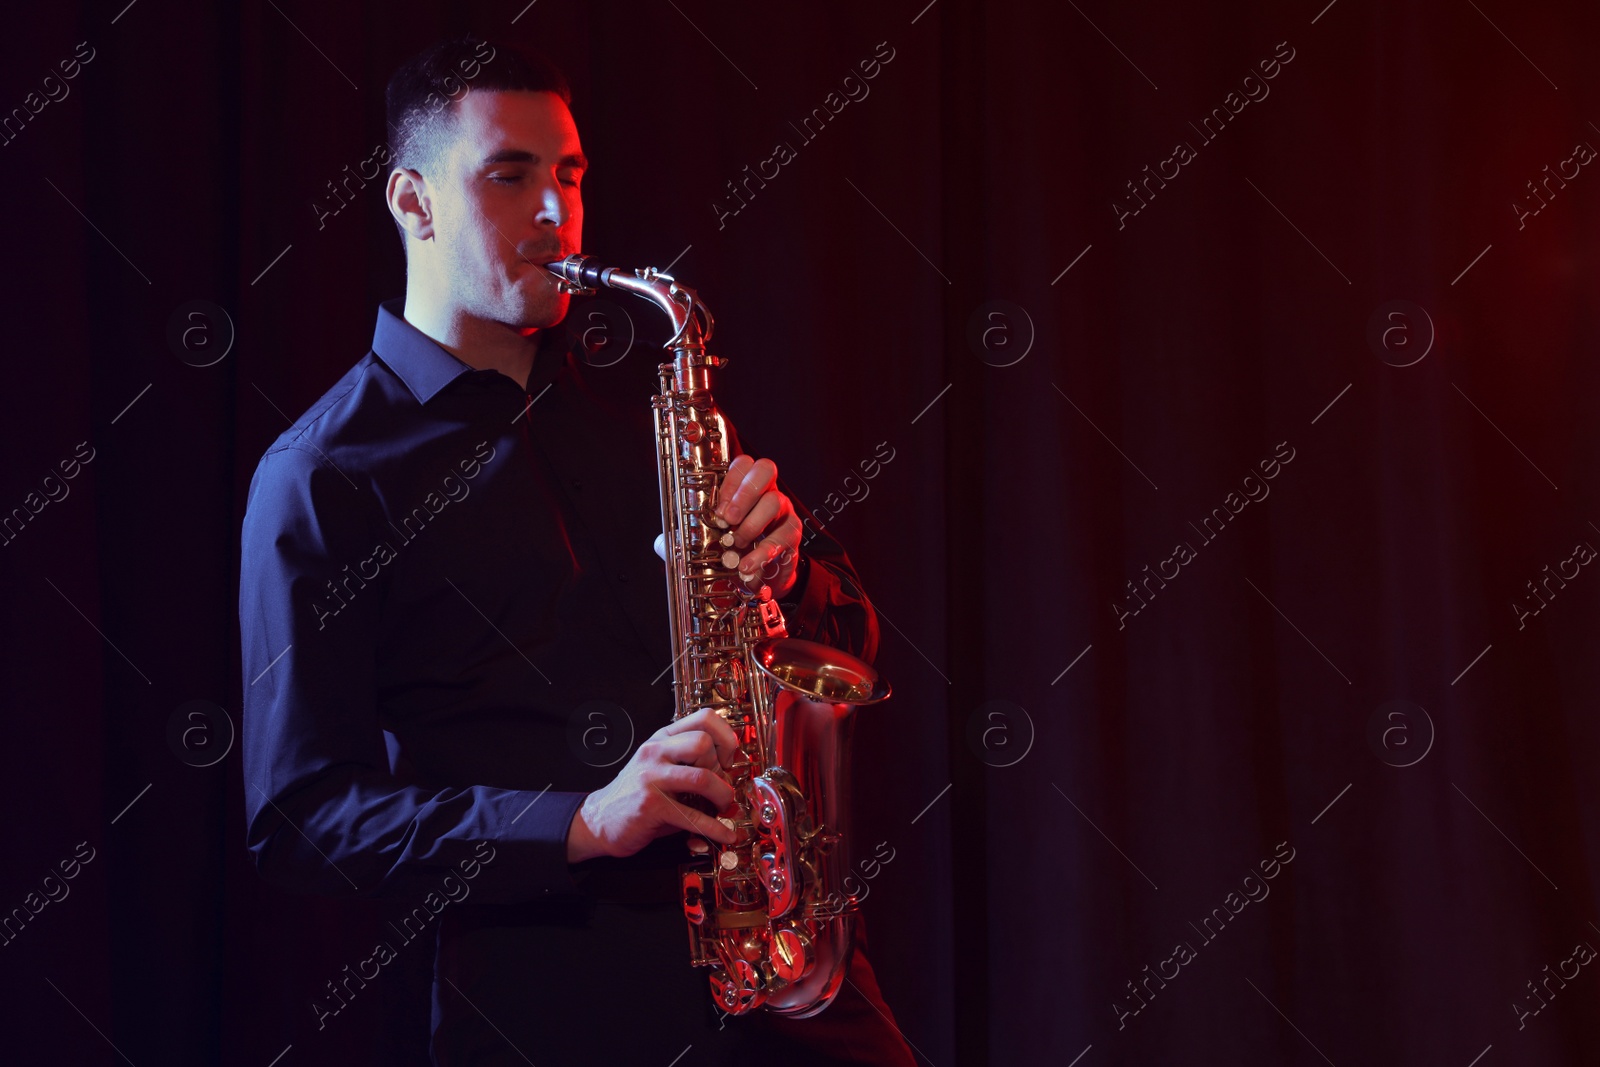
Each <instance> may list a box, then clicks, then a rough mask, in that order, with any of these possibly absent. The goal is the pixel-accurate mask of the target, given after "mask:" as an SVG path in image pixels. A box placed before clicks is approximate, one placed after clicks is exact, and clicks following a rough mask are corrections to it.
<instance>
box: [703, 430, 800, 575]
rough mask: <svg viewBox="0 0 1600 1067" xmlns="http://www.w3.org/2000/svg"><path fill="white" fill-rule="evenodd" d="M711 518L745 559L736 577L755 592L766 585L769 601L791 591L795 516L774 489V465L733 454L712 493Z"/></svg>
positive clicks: (796, 553)
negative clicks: (721, 525) (714, 496)
mask: <svg viewBox="0 0 1600 1067" xmlns="http://www.w3.org/2000/svg"><path fill="white" fill-rule="evenodd" d="M715 514H717V515H718V516H720V517H721V518H722V519H724V520H725V521H726V522H727V523H728V526H729V528H730V529H731V530H732V531H733V547H734V548H735V549H737V550H739V551H741V552H744V555H743V556H742V557H741V558H740V560H739V575H740V577H741V578H743V579H744V582H745V584H746V585H748V586H750V587H751V588H756V587H759V586H760V585H761V583H762V582H765V583H766V584H767V585H768V586H770V587H771V588H772V596H773V599H781V598H783V597H785V596H787V595H788V594H789V593H790V591H791V589H792V587H793V586H794V569H795V564H796V563H798V562H799V558H800V533H801V527H800V516H798V515H796V514H795V510H794V504H793V503H791V502H790V500H789V498H788V497H787V496H785V495H784V494H783V493H782V492H781V491H779V489H778V465H777V464H776V463H774V462H772V460H770V459H753V458H752V457H750V456H747V455H743V454H741V455H737V456H735V457H733V461H732V462H731V463H729V464H728V473H727V475H726V476H725V477H724V478H723V479H722V485H721V486H720V487H719V488H718V490H717V506H716V509H715Z"/></svg>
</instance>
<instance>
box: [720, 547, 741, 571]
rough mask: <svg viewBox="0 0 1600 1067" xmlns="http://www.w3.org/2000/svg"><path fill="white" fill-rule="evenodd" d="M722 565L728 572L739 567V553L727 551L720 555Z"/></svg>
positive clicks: (731, 550)
mask: <svg viewBox="0 0 1600 1067" xmlns="http://www.w3.org/2000/svg"><path fill="white" fill-rule="evenodd" d="M722 565H723V566H724V567H726V568H728V569H729V570H730V571H731V570H733V569H734V568H735V567H737V566H739V553H737V552H735V551H733V549H731V548H730V549H729V550H728V551H726V552H724V553H723V554H722Z"/></svg>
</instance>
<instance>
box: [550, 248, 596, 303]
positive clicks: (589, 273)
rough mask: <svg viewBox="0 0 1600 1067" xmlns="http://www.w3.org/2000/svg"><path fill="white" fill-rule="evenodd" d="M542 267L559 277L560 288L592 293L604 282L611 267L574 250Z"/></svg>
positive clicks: (571, 291)
mask: <svg viewBox="0 0 1600 1067" xmlns="http://www.w3.org/2000/svg"><path fill="white" fill-rule="evenodd" d="M544 269H545V270H547V271H549V272H550V273H551V274H554V275H555V276H556V277H557V278H559V279H561V288H562V289H563V290H564V291H566V292H569V293H582V294H587V293H592V292H594V291H595V290H596V289H598V288H600V287H601V286H603V285H605V284H606V279H607V275H609V274H610V273H611V268H610V267H607V266H605V265H604V264H602V263H601V262H600V261H599V260H597V259H595V258H594V257H593V256H586V255H584V254H583V253H581V252H575V253H573V254H572V255H570V256H567V257H566V258H565V259H558V260H556V261H555V262H554V263H546V264H545V265H544Z"/></svg>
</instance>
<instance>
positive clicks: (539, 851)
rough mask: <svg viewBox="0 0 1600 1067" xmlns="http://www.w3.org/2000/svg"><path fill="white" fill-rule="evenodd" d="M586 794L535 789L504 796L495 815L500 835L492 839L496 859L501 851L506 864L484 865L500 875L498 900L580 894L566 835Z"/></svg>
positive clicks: (541, 898)
mask: <svg viewBox="0 0 1600 1067" xmlns="http://www.w3.org/2000/svg"><path fill="white" fill-rule="evenodd" d="M587 796H588V794H587V793H557V792H553V791H547V792H545V793H543V794H540V793H536V792H533V791H531V790H527V791H522V790H512V791H508V792H507V793H506V794H505V798H504V801H503V803H502V804H501V805H500V806H499V811H498V812H497V813H496V816H497V818H496V823H497V829H498V831H499V832H498V833H497V834H496V835H495V836H494V837H493V838H491V840H490V845H491V846H492V847H493V848H494V849H495V850H496V854H497V855H499V854H501V852H502V850H503V863H502V862H496V860H494V859H489V860H486V861H485V864H484V866H485V870H486V871H487V872H495V871H497V870H498V872H499V873H500V874H501V884H500V885H499V886H498V887H497V888H498V890H499V891H498V892H496V893H495V896H496V897H497V898H499V899H506V900H515V899H519V898H520V899H524V900H549V899H552V898H555V897H562V896H569V895H575V894H577V893H578V892H579V886H578V883H577V882H576V881H575V880H574V879H573V877H572V871H571V869H570V868H569V866H568V864H567V835H568V834H569V833H570V832H571V830H572V819H573V816H575V815H576V814H577V813H578V809H579V808H580V807H582V806H583V801H584V798H585V797H587ZM512 879H515V880H516V881H517V882H519V883H521V887H522V888H521V892H520V893H519V892H517V890H516V888H515V887H514V886H513V885H511V884H509V883H510V881H511V880H512Z"/></svg>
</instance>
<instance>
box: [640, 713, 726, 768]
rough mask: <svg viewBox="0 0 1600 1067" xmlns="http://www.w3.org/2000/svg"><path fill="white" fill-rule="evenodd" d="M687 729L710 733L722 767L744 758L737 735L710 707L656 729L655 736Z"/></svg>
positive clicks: (677, 732) (681, 731)
mask: <svg viewBox="0 0 1600 1067" xmlns="http://www.w3.org/2000/svg"><path fill="white" fill-rule="evenodd" d="M687 730H702V731H704V732H705V733H707V734H710V735H711V740H712V742H713V743H714V744H715V745H716V746H717V762H718V763H720V764H722V766H724V767H731V766H733V765H734V764H735V763H737V762H738V761H739V760H741V759H743V758H744V753H743V752H741V751H740V749H739V735H738V734H737V733H735V732H734V729H733V727H731V726H729V725H728V720H726V719H724V718H723V717H722V716H721V715H718V714H717V713H716V712H715V711H712V710H711V709H710V708H702V709H700V710H699V711H697V712H695V713H694V714H692V715H685V716H684V717H683V718H681V719H677V720H675V721H673V722H671V723H668V724H667V725H666V726H663V727H662V728H661V729H660V730H658V731H656V736H658V737H659V736H663V735H670V734H679V733H683V732H684V731H687Z"/></svg>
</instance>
